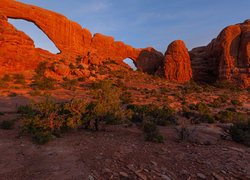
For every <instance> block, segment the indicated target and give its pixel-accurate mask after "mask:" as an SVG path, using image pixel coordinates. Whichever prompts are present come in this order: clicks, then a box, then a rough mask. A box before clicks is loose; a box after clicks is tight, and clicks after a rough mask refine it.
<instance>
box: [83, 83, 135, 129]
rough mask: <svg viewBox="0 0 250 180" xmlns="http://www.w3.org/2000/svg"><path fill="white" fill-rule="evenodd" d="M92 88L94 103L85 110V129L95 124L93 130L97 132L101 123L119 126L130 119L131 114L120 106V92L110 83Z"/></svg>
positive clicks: (95, 85)
mask: <svg viewBox="0 0 250 180" xmlns="http://www.w3.org/2000/svg"><path fill="white" fill-rule="evenodd" d="M93 88H94V89H95V91H94V97H95V101H94V102H92V103H91V104H89V106H88V108H87V109H88V113H87V116H86V118H85V121H86V128H89V127H90V124H95V127H94V128H95V130H98V129H99V124H100V123H101V122H104V123H108V124H121V123H124V122H126V121H127V120H128V119H129V118H130V116H131V113H130V112H129V111H128V110H127V109H126V108H124V107H123V106H122V100H121V95H122V91H121V89H120V88H118V87H116V86H115V85H114V84H113V83H112V81H108V80H104V81H101V82H99V83H95V84H94V86H93Z"/></svg>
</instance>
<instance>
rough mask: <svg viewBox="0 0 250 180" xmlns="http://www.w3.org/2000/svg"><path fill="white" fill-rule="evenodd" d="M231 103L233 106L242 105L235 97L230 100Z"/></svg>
mask: <svg viewBox="0 0 250 180" xmlns="http://www.w3.org/2000/svg"><path fill="white" fill-rule="evenodd" d="M231 103H232V104H233V105H234V106H242V105H243V103H242V102H240V101H239V100H237V99H233V100H231Z"/></svg>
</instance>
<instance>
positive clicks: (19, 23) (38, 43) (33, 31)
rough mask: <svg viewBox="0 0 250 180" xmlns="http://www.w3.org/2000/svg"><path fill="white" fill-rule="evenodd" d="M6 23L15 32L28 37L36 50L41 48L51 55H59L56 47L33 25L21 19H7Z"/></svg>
mask: <svg viewBox="0 0 250 180" xmlns="http://www.w3.org/2000/svg"><path fill="white" fill-rule="evenodd" d="M8 23H10V24H11V25H13V26H14V27H15V28H16V29H17V30H20V31H22V32H24V33H25V34H26V35H28V36H29V37H30V38H31V39H32V40H33V41H34V44H35V47H36V48H41V49H44V50H47V51H49V52H50V53H52V54H60V53H61V52H60V50H59V49H58V48H57V47H56V45H55V44H54V43H53V41H51V40H50V39H49V37H48V36H47V35H46V34H45V33H44V32H43V31H42V30H41V29H39V28H38V27H37V26H36V25H35V24H34V23H32V22H29V21H26V20H23V19H12V18H8Z"/></svg>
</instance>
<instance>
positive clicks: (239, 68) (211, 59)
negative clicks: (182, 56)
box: [190, 20, 250, 87]
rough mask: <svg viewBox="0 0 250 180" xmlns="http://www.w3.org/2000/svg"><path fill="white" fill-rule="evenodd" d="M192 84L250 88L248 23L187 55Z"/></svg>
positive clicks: (232, 27)
mask: <svg viewBox="0 0 250 180" xmlns="http://www.w3.org/2000/svg"><path fill="white" fill-rule="evenodd" d="M190 55H191V61H192V68H193V74H194V80H197V81H208V82H215V81H217V80H227V81H230V82H235V83H237V84H240V85H241V86H242V87H249V86H250V20H247V21H245V22H244V23H241V24H236V25H232V26H229V27H227V28H225V29H224V30H223V31H222V32H221V33H220V34H219V36H218V37H217V38H216V39H214V40H213V41H212V42H211V43H210V44H209V45H208V46H206V47H200V48H195V49H193V50H192V51H191V52H190Z"/></svg>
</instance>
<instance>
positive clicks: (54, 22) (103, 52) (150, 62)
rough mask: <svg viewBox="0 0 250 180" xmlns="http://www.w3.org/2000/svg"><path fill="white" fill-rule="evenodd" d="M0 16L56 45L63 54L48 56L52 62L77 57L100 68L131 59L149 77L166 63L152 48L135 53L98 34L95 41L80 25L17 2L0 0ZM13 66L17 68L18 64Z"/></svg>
mask: <svg viewBox="0 0 250 180" xmlns="http://www.w3.org/2000/svg"><path fill="white" fill-rule="evenodd" d="M0 13H1V14H3V15H4V16H6V17H7V18H14V19H24V20H27V21H30V22H33V23H34V24H36V25H37V26H38V27H39V28H40V29H41V30H42V31H43V32H44V33H45V34H46V35H47V36H48V37H49V38H50V39H51V40H52V41H53V42H54V44H55V45H56V47H57V48H58V49H59V50H60V52H61V53H60V54H58V55H56V56H54V55H53V54H51V55H49V54H48V56H49V57H50V58H51V57H53V58H54V59H60V58H63V59H65V60H66V61H72V60H74V59H75V58H76V57H77V56H82V57H83V60H84V61H85V62H88V63H93V64H101V63H102V62H103V61H105V60H108V59H112V60H115V61H118V62H122V61H123V60H124V59H126V58H131V59H132V60H133V61H134V62H135V64H136V65H137V64H138V68H139V69H141V70H142V71H144V72H149V73H154V71H155V69H157V68H156V67H157V66H159V64H161V63H162V62H163V55H162V54H161V53H159V52H157V51H155V50H152V48H149V49H135V48H133V47H131V46H128V45H126V44H124V43H123V42H116V41H114V39H113V38H112V37H108V36H104V35H101V34H95V35H94V37H92V34H91V33H90V32H89V30H87V29H82V27H81V26H80V25H79V24H77V23H75V22H73V21H70V20H69V19H67V18H66V17H64V16H62V15H60V14H57V13H54V12H52V11H48V10H45V9H42V8H39V7H36V6H32V5H26V4H24V3H20V2H17V1H14V0H1V1H0ZM4 21H5V22H4V24H5V26H6V24H8V23H7V21H6V19H5V20H4ZM2 23H3V22H2ZM13 38H14V36H12V37H10V39H13ZM16 40H17V39H16ZM32 43H33V42H32ZM19 48H20V49H22V51H23V52H25V53H31V52H34V51H37V50H35V49H34V47H33V46H30V48H27V49H25V47H23V46H19ZM32 48H33V49H32ZM14 49H15V48H14ZM31 49H32V50H31ZM0 50H1V51H6V49H4V46H2V47H1V49H0ZM145 51H148V52H147V54H148V56H147V58H146V59H145V60H144V59H143V58H142V57H144V56H142V54H145ZM34 53H35V52H34ZM36 53H37V52H36ZM19 55H20V54H19ZM10 56H12V55H10ZM14 57H15V56H14ZM2 58H4V59H5V60H6V61H10V59H9V58H8V55H7V56H2ZM30 58H34V59H33V60H34V61H35V62H37V61H38V60H37V59H36V58H35V57H30ZM31 61H32V60H31ZM137 61H138V62H137ZM12 62H13V63H14V64H15V61H12ZM1 64H2V61H1V62H0V66H1ZM33 65H35V64H33V63H31V64H30V66H32V68H34V67H35V66H33ZM25 67H26V66H23V67H22V68H25ZM17 69H18V68H17Z"/></svg>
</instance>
